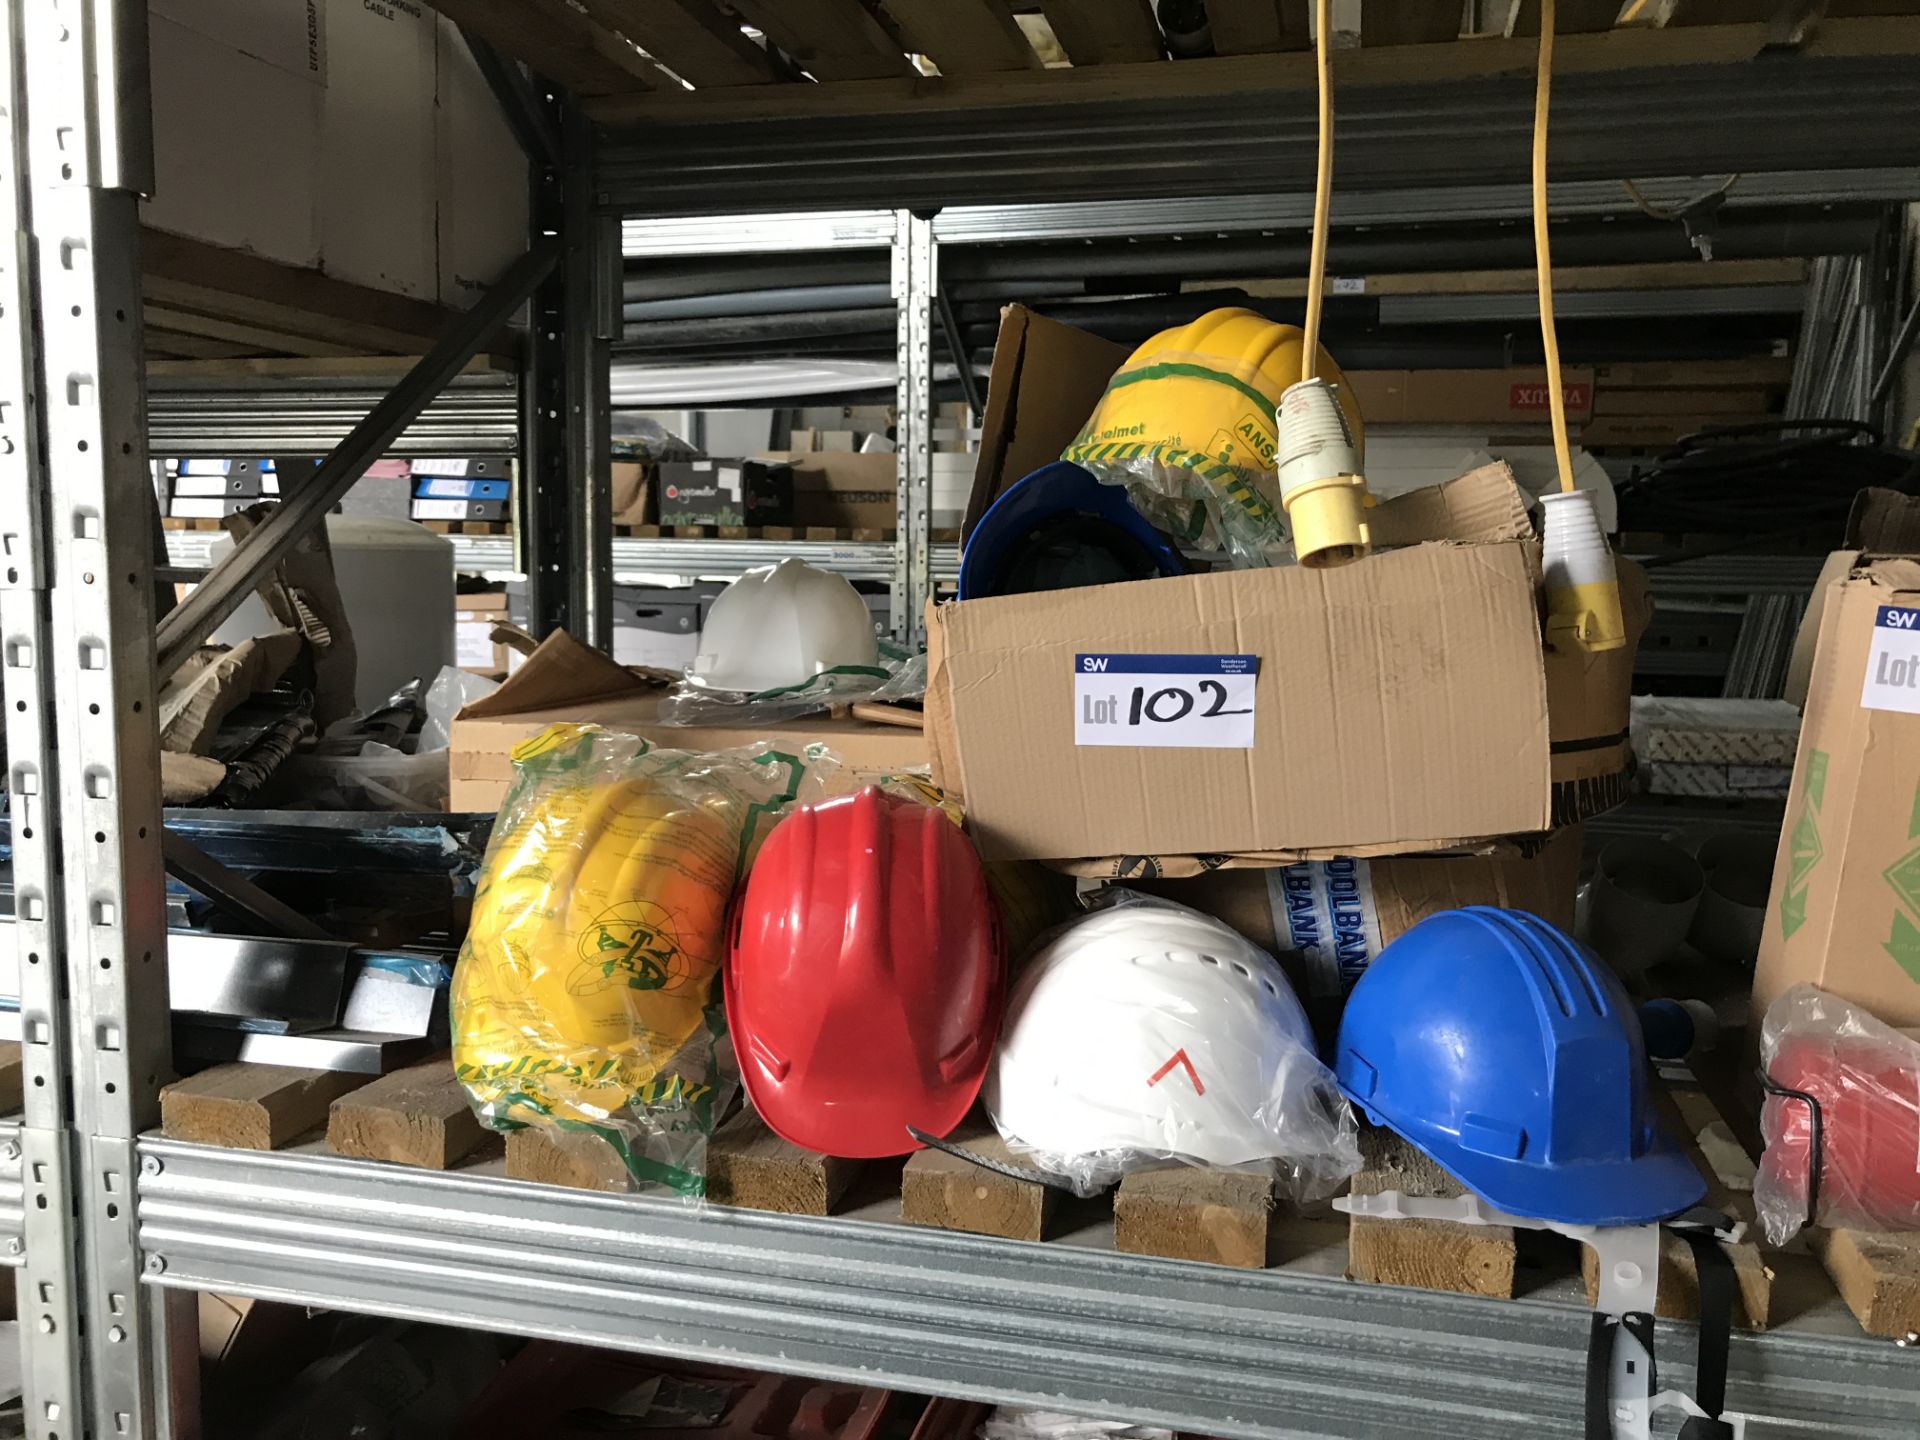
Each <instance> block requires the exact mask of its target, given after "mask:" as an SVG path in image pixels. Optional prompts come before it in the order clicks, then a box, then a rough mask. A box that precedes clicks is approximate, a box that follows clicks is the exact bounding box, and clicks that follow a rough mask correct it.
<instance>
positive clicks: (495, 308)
mask: <svg viewBox="0 0 1920 1440" xmlns="http://www.w3.org/2000/svg"><path fill="white" fill-rule="evenodd" d="M559 254H560V247H559V244H558V242H557V241H555V240H553V239H550V238H541V239H537V240H536V241H535V242H534V244H533V245H532V246H531V247H530V248H529V249H528V251H527V253H526V254H524V255H522V256H521V257H520V258H519V259H518V260H516V261H514V262H513V264H512V265H510V266H508V267H507V271H506V273H505V274H504V275H502V276H501V277H500V279H499V280H497V281H496V282H495V283H494V285H493V288H492V289H490V290H488V291H487V293H486V294H485V295H483V296H482V297H481V298H480V299H479V300H478V301H477V302H475V304H474V305H473V307H472V308H471V309H469V310H468V311H466V312H465V313H464V314H463V315H462V316H461V317H460V319H459V321H458V323H456V324H455V325H454V326H453V327H452V328H451V329H450V330H449V331H448V332H447V333H446V334H445V335H444V336H442V337H441V339H440V340H438V341H437V342H436V343H435V344H434V347H433V349H432V350H430V351H428V352H427V354H426V355H425V356H423V357H422V358H421V359H420V360H419V362H418V363H417V364H415V365H414V367H413V368H412V369H411V370H409V371H408V372H407V375H406V377H405V378H404V379H403V380H401V382H400V383H399V384H398V385H397V386H395V387H394V388H393V390H391V391H390V392H389V393H388V394H387V395H386V396H385V397H384V398H383V399H382V400H381V401H380V402H379V403H378V404H377V405H375V406H374V407H373V409H372V410H371V411H369V412H368V413H367V416H366V418H365V419H363V420H362V421H361V422H360V423H359V424H358V425H356V426H354V428H353V430H352V431H351V432H350V433H349V434H348V435H347V437H346V439H344V440H342V441H341V442H340V444H339V445H338V446H337V447H335V449H334V451H333V453H332V454H330V455H329V456H328V457H327V458H326V459H325V460H323V461H322V462H321V463H320V466H319V468H318V469H317V470H315V471H314V473H313V476H312V478H311V479H309V480H308V482H307V483H306V484H305V485H304V486H303V487H301V489H300V492H299V493H298V494H297V495H295V496H293V497H292V498H291V499H289V500H287V501H285V502H284V503H283V504H281V505H279V506H277V507H276V508H275V509H274V511H273V513H272V514H271V515H270V516H268V517H267V520H266V521H265V523H263V524H262V525H261V526H260V527H259V528H258V529H256V530H254V531H253V532H252V533H251V534H249V535H248V536H247V537H246V539H244V540H242V541H241V542H240V543H239V544H238V545H236V546H234V548H233V550H232V552H231V553H230V554H229V555H227V557H226V558H225V559H223V560H222V561H221V562H220V563H219V564H218V565H217V566H215V567H214V569H213V571H212V573H210V574H209V575H208V576H207V578H206V579H205V580H203V581H202V582H201V583H200V584H199V585H198V586H197V587H196V588H195V589H194V591H193V593H192V594H191V595H189V596H188V597H187V599H186V600H185V601H184V602H183V603H182V604H181V605H180V608H179V609H177V610H175V611H174V612H173V613H172V614H171V615H169V616H168V617H167V618H166V620H165V621H164V622H163V623H162V625H161V627H160V642H159V679H160V681H161V682H163V683H164V682H165V680H166V679H167V677H168V676H170V675H172V674H173V673H174V671H176V670H178V669H179V668H180V666H181V665H182V664H183V663H185V661H186V659H187V657H188V656H189V655H191V654H192V653H193V652H194V650H195V649H197V648H198V647H199V646H200V645H201V644H202V643H203V642H204V641H205V640H206V638H207V637H208V636H209V635H211V634H212V633H213V632H214V631H215V630H216V629H217V628H219V625H220V622H221V621H223V620H225V619H226V618H227V617H228V616H229V615H231V614H232V613H233V612H234V610H235V608H237V607H238V606H239V604H240V603H241V601H243V600H244V599H246V597H247V596H248V595H249V594H251V593H252V592H253V589H254V587H255V586H256V585H258V584H259V582H260V579H261V577H262V576H264V575H265V574H266V573H267V572H268V571H270V570H271V569H272V568H273V567H274V566H275V565H277V564H279V563H280V561H281V560H282V559H283V558H284V557H285V556H286V554H287V552H288V551H290V550H291V549H292V548H293V547H294V545H295V544H296V543H297V542H298V541H299V539H300V537H301V536H302V535H303V534H305V533H306V531H307V529H308V528H309V527H310V526H312V525H313V524H315V523H316V522H318V520H319V519H320V517H321V516H323V515H325V514H326V513H327V511H329V510H330V509H332V508H333V506H334V505H335V504H336V503H337V502H338V501H339V499H340V497H341V496H342V495H344V494H345V493H346V492H347V491H348V490H349V489H350V488H351V487H352V485H353V483H354V481H356V480H358V479H359V478H360V476H361V475H362V474H363V473H364V472H365V470H366V468H367V466H368V465H369V464H371V463H372V462H373V461H374V460H375V459H377V458H378V457H379V456H380V455H382V454H383V453H385V451H386V449H387V447H388V446H389V445H390V444H392V443H393V441H394V439H395V437H397V436H398V435H399V434H400V433H401V432H402V431H403V430H405V429H406V428H407V426H408V425H410V424H412V423H413V421H414V419H415V418H416V417H417V416H418V415H419V414H420V412H421V411H422V410H424V409H425V408H426V406H427V404H428V403H429V402H430V401H431V400H432V399H433V397H434V396H435V395H437V394H439V393H440V391H441V390H442V389H443V388H444V387H445V385H446V384H447V382H448V381H449V380H451V379H452V378H453V377H454V376H455V375H457V374H459V373H460V371H461V370H462V369H463V368H464V367H465V366H466V363H467V361H469V360H470V359H472V358H473V356H474V355H475V354H477V353H478V352H479V350H480V348H481V347H482V346H483V345H485V344H486V343H487V341H488V340H490V339H491V338H492V337H493V334H494V332H495V331H497V330H498V329H499V328H500V327H501V326H502V325H503V324H505V323H506V321H507V320H508V319H509V318H510V317H511V316H512V315H513V313H514V312H515V311H516V310H518V309H519V308H520V307H521V306H522V305H523V304H525V303H526V301H527V298H528V297H529V296H530V295H532V293H533V291H534V289H535V287H536V286H538V285H539V283H540V281H541V280H542V279H543V278H544V277H545V275H546V274H547V272H548V271H549V270H550V269H551V268H552V267H553V265H554V263H555V261H556V260H557V259H558V258H559ZM135 293H136V296H137V293H138V291H137V288H136V292H135ZM140 445H141V448H142V450H143V451H144V449H145V446H146V434H145V427H144V425H143V426H142V433H141V436H140Z"/></svg>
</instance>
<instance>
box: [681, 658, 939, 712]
mask: <svg viewBox="0 0 1920 1440" xmlns="http://www.w3.org/2000/svg"><path fill="white" fill-rule="evenodd" d="M926 693H927V657H926V656H925V655H924V654H910V653H909V652H907V651H906V650H904V649H902V648H901V647H900V646H898V645H895V644H894V643H893V642H892V641H889V640H882V641H881V642H880V663H879V664H878V665H837V666H835V667H834V668H833V669H831V670H823V671H821V672H820V673H819V674H818V675H815V676H813V677H812V678H811V679H809V680H807V681H805V682H804V683H802V684H799V685H783V686H781V687H780V688H779V689H778V690H761V691H758V692H755V693H752V694H748V693H745V692H741V691H732V690H713V689H709V688H708V687H706V686H703V685H692V684H688V683H687V682H685V681H682V682H681V683H680V684H678V685H676V686H674V687H673V689H672V690H670V691H669V692H668V693H667V696H666V698H665V699H663V700H662V701H661V702H660V708H659V710H658V712H657V714H656V719H657V720H658V721H659V723H660V724H662V725H688V726H698V725H778V724H781V723H783V722H785V721H788V720H797V719H799V718H800V717H801V716H802V715H811V714H814V713H815V712H817V711H821V710H826V709H830V708H831V707H833V706H835V705H857V704H862V703H865V702H867V701H892V700H917V699H919V698H920V697H921V696H923V695H925V694H926Z"/></svg>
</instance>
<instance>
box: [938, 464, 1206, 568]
mask: <svg viewBox="0 0 1920 1440" xmlns="http://www.w3.org/2000/svg"><path fill="white" fill-rule="evenodd" d="M1074 511H1078V512H1080V513H1083V514H1086V515H1089V516H1092V517H1094V518H1095V519H1098V520H1102V521H1105V522H1106V523H1107V524H1109V525H1112V526H1115V527H1116V528H1118V529H1120V530H1123V531H1125V532H1126V533H1127V534H1128V535H1131V536H1132V537H1133V538H1134V539H1135V540H1137V541H1138V542H1139V543H1140V545H1141V546H1142V547H1143V548H1144V549H1145V550H1147V551H1148V552H1149V553H1150V554H1151V555H1152V556H1153V558H1154V560H1155V562H1156V563H1157V564H1158V565H1159V566H1160V573H1161V574H1162V575H1184V574H1185V573H1186V566H1185V565H1184V564H1182V563H1181V560H1180V555H1179V552H1178V551H1177V550H1175V549H1174V548H1173V546H1172V545H1170V544H1168V543H1167V539H1166V537H1165V536H1164V535H1162V534H1161V533H1160V532H1159V531H1158V530H1156V529H1154V528H1153V526H1152V525H1151V524H1150V523H1149V522H1148V520H1147V518H1146V516H1144V515H1142V514H1141V513H1140V512H1139V511H1138V510H1136V509H1134V507H1133V504H1132V502H1131V501H1129V500H1128V499H1127V492H1126V491H1125V490H1124V489H1123V488H1121V487H1120V486H1118V485H1108V484H1104V483H1103V482H1101V481H1099V480H1097V479H1095V478H1094V476H1093V475H1092V474H1091V473H1090V472H1088V471H1087V470H1085V469H1083V468H1081V467H1080V466H1078V465H1075V464H1074V463H1073V462H1072V461H1070V460H1056V461H1054V462H1053V463H1052V464H1051V465H1042V466H1041V467H1040V468H1039V469H1038V470H1036V471H1034V472H1033V473H1032V474H1031V475H1028V476H1027V477H1026V478H1024V479H1022V480H1020V481H1018V482H1017V483H1015V484H1014V485H1012V486H1010V487H1009V488H1008V489H1007V490H1005V491H1004V492H1002V493H1001V495H1000V496H999V498H998V499H996V500H995V501H994V502H993V504H991V505H990V506H988V507H987V511H986V513H985V514H984V515H982V516H981V517H980V519H979V521H978V522H977V523H976V524H975V525H974V527H973V530H972V532H971V533H970V534H969V535H968V536H967V543H966V548H965V549H964V550H963V551H962V552H961V556H960V587H959V596H960V598H961V599H962V600H977V599H980V598H981V597H983V596H986V595H990V594H993V593H995V592H994V590H993V580H994V576H995V574H996V573H997V572H998V571H999V569H1000V562H1001V561H1002V560H1003V559H1004V558H1005V556H1006V554H1007V551H1008V549H1009V548H1010V547H1011V546H1012V545H1013V543H1014V542H1015V541H1016V540H1018V539H1019V538H1020V537H1021V536H1022V535H1025V534H1027V533H1028V532H1029V531H1031V530H1032V529H1033V528H1034V527H1035V526H1036V525H1038V524H1040V523H1041V522H1042V521H1044V520H1047V519H1049V518H1051V517H1052V516H1055V515H1061V514H1066V513H1070V512H1074Z"/></svg>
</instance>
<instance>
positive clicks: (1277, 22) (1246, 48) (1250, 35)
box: [1207, 0, 1313, 55]
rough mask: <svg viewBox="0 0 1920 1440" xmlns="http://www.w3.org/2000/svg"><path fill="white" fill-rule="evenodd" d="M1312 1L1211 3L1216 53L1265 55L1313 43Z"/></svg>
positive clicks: (1232, 0) (1211, 0)
mask: <svg viewBox="0 0 1920 1440" xmlns="http://www.w3.org/2000/svg"><path fill="white" fill-rule="evenodd" d="M1309 11H1310V0H1208V3H1207V16H1208V19H1209V21H1210V25H1211V29H1212V31H1213V48H1214V53H1216V54H1219V55H1265V54H1268V53H1270V52H1272V51H1275V50H1305V49H1306V48H1307V47H1308V46H1309V45H1311V44H1312V43H1313V32H1312V29H1311V28H1310V25H1309V22H1308V19H1307V17H1308V14H1309Z"/></svg>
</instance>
